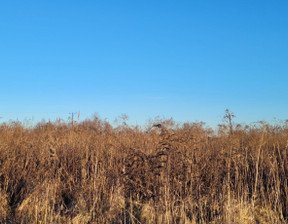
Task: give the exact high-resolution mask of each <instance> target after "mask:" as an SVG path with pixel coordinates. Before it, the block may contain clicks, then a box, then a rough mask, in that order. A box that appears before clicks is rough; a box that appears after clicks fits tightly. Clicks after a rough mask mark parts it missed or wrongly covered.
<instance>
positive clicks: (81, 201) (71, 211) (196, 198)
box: [0, 111, 288, 224]
mask: <svg viewBox="0 0 288 224" xmlns="http://www.w3.org/2000/svg"><path fill="white" fill-rule="evenodd" d="M226 112H227V111H226ZM229 115H231V114H230V113H229V112H228V113H226V115H225V118H226V121H227V123H226V124H223V125H221V126H220V128H219V131H217V132H216V131H212V130H211V129H209V128H206V127H205V126H204V125H203V124H202V123H186V124H183V125H175V124H173V121H171V120H168V121H162V122H161V125H155V126H154V127H151V128H150V129H147V130H142V129H139V128H137V127H129V126H127V125H126V124H123V125H120V126H119V127H117V128H113V127H112V126H111V125H110V124H109V123H108V122H106V121H102V120H100V119H98V118H97V117H95V118H94V119H91V120H86V121H84V122H81V123H78V124H75V125H74V126H73V127H72V126H71V124H69V123H65V122H55V123H49V122H46V123H45V122H42V123H39V124H38V125H36V126H35V127H33V128H25V127H23V126H22V125H21V124H20V123H17V122H11V123H8V124H5V123H3V124H2V125H0V223H11V224H14V223H19V224H20V223H23V224H26V223H27V224H30V223H43V224H44V223H75V224H76V223H79V224H80V223H83V224H84V223H91V224H92V223H115V224H116V223H119V224H120V223H122V224H126V223H127V224H128V223H135V224H140V223H150V224H154V223H155V224H156V223H159V224H160V223H171V224H172V223H187V224H189V223H191V224H192V223H193V224H196V223H203V224H204V223H211V224H212V223H213V224H222V223H227V224H230V223H238V224H254V223H255V224H257V223H259V224H260V223H261V224H268V223H269V224H271V223H275V224H277V223H288V222H287V221H286V220H287V219H288V183H287V180H288V179H287V177H288V157H287V150H288V126H287V123H286V124H285V123H283V125H280V124H279V125H271V124H270V125H269V124H266V123H264V122H263V123H257V124H255V125H254V124H253V125H249V126H241V125H233V124H232V122H231V119H232V117H231V116H229Z"/></svg>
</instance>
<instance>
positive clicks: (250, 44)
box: [0, 0, 288, 126]
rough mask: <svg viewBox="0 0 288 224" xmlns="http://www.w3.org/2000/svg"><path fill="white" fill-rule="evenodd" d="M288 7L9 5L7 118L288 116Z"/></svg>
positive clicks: (1, 59) (4, 80) (4, 32)
mask: <svg viewBox="0 0 288 224" xmlns="http://www.w3.org/2000/svg"><path fill="white" fill-rule="evenodd" d="M287 12H288V1H286V0H282V1H281V0H279V1H272V0H270V1H265V0H253V1H251V0H249V1H248V0H241V1H231V0H227V1H224V0H218V1H212V0H210V1H208V0H207V1H205V0H201V1H200V0H197V1H196V0H189V1H186V0H183V1H167V0H165V1H155V0H153V1H152V0H145V1H141V0H139V1H135V0H134V1H126V0H123V1H110V0H105V1H74V0H69V1H66V0H62V1H55V0H49V1H38V0H37V1H36V0H35V1H30V0H27V1H19V0H18V1H14V0H9V1H1V2H0V76H1V82H0V83H1V88H0V102H1V104H0V117H2V118H1V119H0V121H5V120H8V119H17V118H18V119H20V120H22V119H23V118H25V117H26V118H31V117H33V119H34V120H38V119H40V118H46V119H49V118H50V119H55V117H62V118H64V119H67V117H68V116H69V114H68V113H69V112H74V111H80V112H81V116H82V118H84V117H89V116H91V115H92V114H94V113H98V115H99V116H100V118H102V119H105V118H107V119H108V120H109V121H113V120H114V119H115V118H116V117H118V116H119V115H121V114H123V113H125V114H127V115H128V117H129V119H130V123H131V124H140V125H141V124H143V123H145V121H147V120H148V119H149V118H154V117H156V116H161V117H165V118H170V117H173V118H174V119H175V120H176V121H179V122H185V121H204V122H206V123H207V124H208V125H211V126H213V125H215V124H217V123H218V122H221V119H222V117H223V115H224V112H225V109H226V108H229V109H230V110H231V111H233V112H234V113H235V114H236V116H237V120H236V121H238V122H246V123H250V122H252V121H258V120H267V121H272V120H273V119H274V118H277V119H288V13H287Z"/></svg>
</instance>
